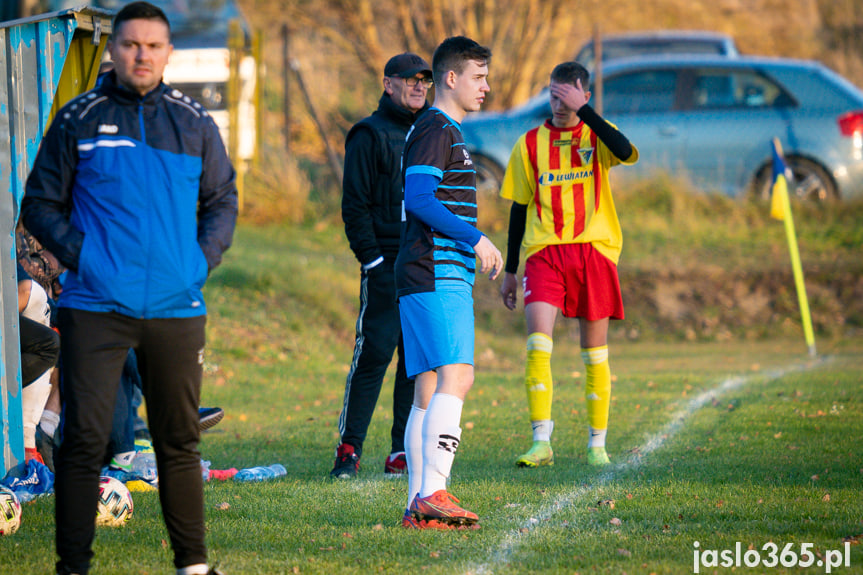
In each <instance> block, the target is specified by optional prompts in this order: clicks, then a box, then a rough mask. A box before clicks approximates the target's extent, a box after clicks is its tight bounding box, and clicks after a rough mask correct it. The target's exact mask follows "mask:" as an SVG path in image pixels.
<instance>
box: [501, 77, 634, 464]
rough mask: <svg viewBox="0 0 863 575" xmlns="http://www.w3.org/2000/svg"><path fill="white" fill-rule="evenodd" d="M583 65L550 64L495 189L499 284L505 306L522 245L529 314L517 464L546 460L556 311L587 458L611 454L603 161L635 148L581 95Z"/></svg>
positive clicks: (609, 224) (613, 303) (615, 244)
mask: <svg viewBox="0 0 863 575" xmlns="http://www.w3.org/2000/svg"><path fill="white" fill-rule="evenodd" d="M589 85H590V76H589V74H588V72H587V70H586V69H585V68H584V67H583V66H581V65H580V64H578V63H576V62H565V63H563V64H559V65H558V66H556V67H555V68H554V70H553V71H552V73H551V84H550V99H551V109H552V112H553V117H552V118H551V120H547V121H546V122H545V123H544V124H543V125H541V126H539V127H537V128H534V129H533V130H530V131H529V132H527V133H526V134H524V135H522V136H521V138H519V140H518V142H517V143H516V145H515V147H514V148H513V150H512V156H511V157H510V160H509V165H508V166H507V170H506V175H505V176H504V181H503V186H502V187H501V192H500V194H501V196H502V197H503V198H506V199H509V200H512V201H513V204H512V209H511V212H510V221H509V240H508V243H507V247H508V253H507V259H506V266H505V268H504V269H505V271H506V274H505V275H504V279H503V284H502V285H501V288H500V293H501V296H502V297H503V302H504V305H506V307H507V308H509V309H511V310H513V309H515V307H516V301H517V296H518V280H517V277H516V273H517V271H518V259H519V250H520V245H521V244H523V245H524V246H525V248H526V252H527V261H526V263H525V271H524V278H523V283H524V304H525V308H524V311H525V315H526V317H527V331H528V338H527V366H526V369H525V387H526V388H527V397H528V405H529V407H530V419H531V426H532V427H533V446H532V447H531V448H530V450H529V451H528V452H527V453H525V454H524V455H522V456H521V457H519V458H518V459H517V460H516V464H517V465H519V466H521V467H538V466H540V465H553V464H554V453H553V451H552V448H551V432H552V428H553V426H554V422H553V421H552V419H551V404H552V376H551V352H552V345H553V344H552V330H553V329H554V323H555V319H556V318H557V311H558V309H560V310H561V311H562V312H563V315H564V317H577V318H578V320H579V332H580V340H581V341H580V343H581V355H582V358H583V360H584V363H585V368H586V372H587V376H586V377H587V381H586V385H585V398H586V401H587V412H588V419H589V423H590V429H589V441H588V451H587V461H588V463H590V464H591V465H605V464H607V463H609V459H608V454H607V453H606V450H605V436H606V432H607V430H608V412H609V404H610V399H611V370H610V368H609V364H608V325H609V319H610V318H614V319H623V301H622V299H621V295H620V281H619V279H618V275H617V261H618V258H619V256H620V250H621V246H622V245H623V236H622V234H621V231H620V223H619V221H618V219H617V212H616V211H615V209H614V200H613V199H612V197H611V188H610V186H609V183H608V170H609V168H611V167H612V166H615V165H617V164H620V163H623V164H634V163H635V162H637V161H638V150H637V149H636V147H635V146H633V145H632V144H631V143H630V142H629V140H628V139H627V138H626V137H625V136H624V135H623V134H622V133H621V132H620V131H618V130H617V128H616V127H615V126H613V125H612V124H610V123H609V122H607V121H606V120H604V119H603V118H602V117H600V116H599V115H598V114H597V113H596V111H594V110H593V108H591V107H590V105H589V104H588V103H587V102H588V100H590V92H589V91H586V90H585V88H586V87H588V86H589Z"/></svg>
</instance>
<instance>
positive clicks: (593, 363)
mask: <svg viewBox="0 0 863 575" xmlns="http://www.w3.org/2000/svg"><path fill="white" fill-rule="evenodd" d="M581 358H582V359H583V360H584V367H585V371H586V372H587V381H586V383H585V386H584V398H585V400H586V401H587V418H588V421H589V422H590V427H591V428H593V429H597V430H605V429H608V410H609V407H610V405H611V368H610V367H609V365H608V346H607V345H603V346H600V347H591V348H582V350H581Z"/></svg>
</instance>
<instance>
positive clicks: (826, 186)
mask: <svg viewBox="0 0 863 575" xmlns="http://www.w3.org/2000/svg"><path fill="white" fill-rule="evenodd" d="M785 163H786V164H788V167H789V168H790V170H791V178H790V179H789V181H788V195H789V197H790V198H792V199H794V198H796V199H798V200H802V201H814V202H829V201H834V200H837V199H839V193H838V192H837V190H836V184H835V183H834V182H833V178H831V177H830V174H828V173H827V170H825V169H824V168H822V167H821V165H819V164H818V163H816V162H813V161H812V160H807V159H806V158H800V157H795V156H792V157H789V158H785ZM753 188H754V189H753V192H754V195H755V197H757V198H760V199H762V200H769V199H770V194H771V192H772V189H773V170H772V167H771V166H770V165H769V164H768V165H766V166H764V167H762V168H761V170H759V172H758V175H757V176H756V177H755V184H754V186H753Z"/></svg>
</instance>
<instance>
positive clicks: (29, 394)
mask: <svg viewBox="0 0 863 575" xmlns="http://www.w3.org/2000/svg"><path fill="white" fill-rule="evenodd" d="M50 394H51V370H50V369H49V370H47V371H45V373H43V374H42V375H40V376H39V377H37V378H36V381H34V382H33V383H31V384H30V385H28V386H27V387H25V388H24V389H23V390H21V408H22V414H21V415H22V419H23V425H24V447H36V425H38V424H39V420H40V419H41V418H42V410H43V409H45V402H46V401H48V396H49V395H50Z"/></svg>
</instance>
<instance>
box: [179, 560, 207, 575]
mask: <svg viewBox="0 0 863 575" xmlns="http://www.w3.org/2000/svg"><path fill="white" fill-rule="evenodd" d="M209 571H210V569H209V568H208V567H207V564H206V563H198V564H197V565H189V566H187V567H180V568H179V569H177V575H207V573H208V572H209Z"/></svg>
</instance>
